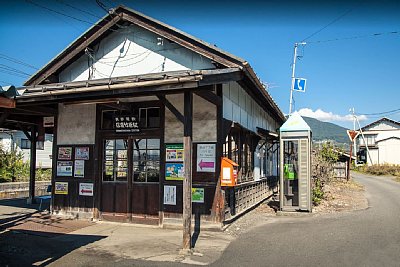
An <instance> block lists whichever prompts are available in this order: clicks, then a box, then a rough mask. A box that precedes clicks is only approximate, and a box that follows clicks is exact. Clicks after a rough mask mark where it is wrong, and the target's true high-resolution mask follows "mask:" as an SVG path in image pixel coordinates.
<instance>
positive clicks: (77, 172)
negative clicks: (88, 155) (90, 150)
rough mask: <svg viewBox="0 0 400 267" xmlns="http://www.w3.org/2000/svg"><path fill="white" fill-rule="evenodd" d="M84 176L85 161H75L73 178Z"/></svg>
mask: <svg viewBox="0 0 400 267" xmlns="http://www.w3.org/2000/svg"><path fill="white" fill-rule="evenodd" d="M84 176H85V161H84V160H75V165H74V177H84Z"/></svg>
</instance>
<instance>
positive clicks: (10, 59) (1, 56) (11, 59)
mask: <svg viewBox="0 0 400 267" xmlns="http://www.w3.org/2000/svg"><path fill="white" fill-rule="evenodd" d="M0 58H2V59H5V60H8V61H11V62H13V63H17V64H20V65H23V66H25V67H28V68H32V69H35V70H38V68H37V67H35V66H33V65H31V64H28V63H26V62H23V61H21V60H19V59H16V58H13V57H10V56H7V55H5V54H1V53H0Z"/></svg>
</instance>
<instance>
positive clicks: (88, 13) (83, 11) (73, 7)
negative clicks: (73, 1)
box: [57, 0, 102, 19]
mask: <svg viewBox="0 0 400 267" xmlns="http://www.w3.org/2000/svg"><path fill="white" fill-rule="evenodd" d="M57 2H58V3H60V4H63V5H65V6H67V7H70V8H72V9H75V10H77V11H80V12H82V13H84V14H86V15H89V16H92V17H95V18H97V19H101V18H102V17H101V16H98V15H96V14H94V13H92V12H89V11H86V10H83V9H80V8H78V7H76V6H73V5H70V4H68V3H65V2H64V1H62V0H57Z"/></svg>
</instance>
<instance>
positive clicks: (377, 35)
mask: <svg viewBox="0 0 400 267" xmlns="http://www.w3.org/2000/svg"><path fill="white" fill-rule="evenodd" d="M399 33H400V31H391V32H378V33H372V34H366V35H358V36H350V37H341V38H334V39H327V40H320V41H311V42H307V44H316V43H327V42H334V41H342V40H352V39H360V38H368V37H379V36H382V35H390V34H399Z"/></svg>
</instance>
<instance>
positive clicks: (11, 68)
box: [0, 64, 30, 76]
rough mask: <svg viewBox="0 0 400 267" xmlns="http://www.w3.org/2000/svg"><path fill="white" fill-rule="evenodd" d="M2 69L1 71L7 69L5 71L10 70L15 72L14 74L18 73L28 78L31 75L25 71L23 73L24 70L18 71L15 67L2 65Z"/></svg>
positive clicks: (0, 65) (0, 66)
mask: <svg viewBox="0 0 400 267" xmlns="http://www.w3.org/2000/svg"><path fill="white" fill-rule="evenodd" d="M0 68H1V69H5V70H8V71H13V72H16V73H20V74H24V75H28V76H29V75H30V74H29V73H26V72H24V71H22V70H19V69H16V68H13V67H10V66H7V65H4V64H0Z"/></svg>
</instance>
